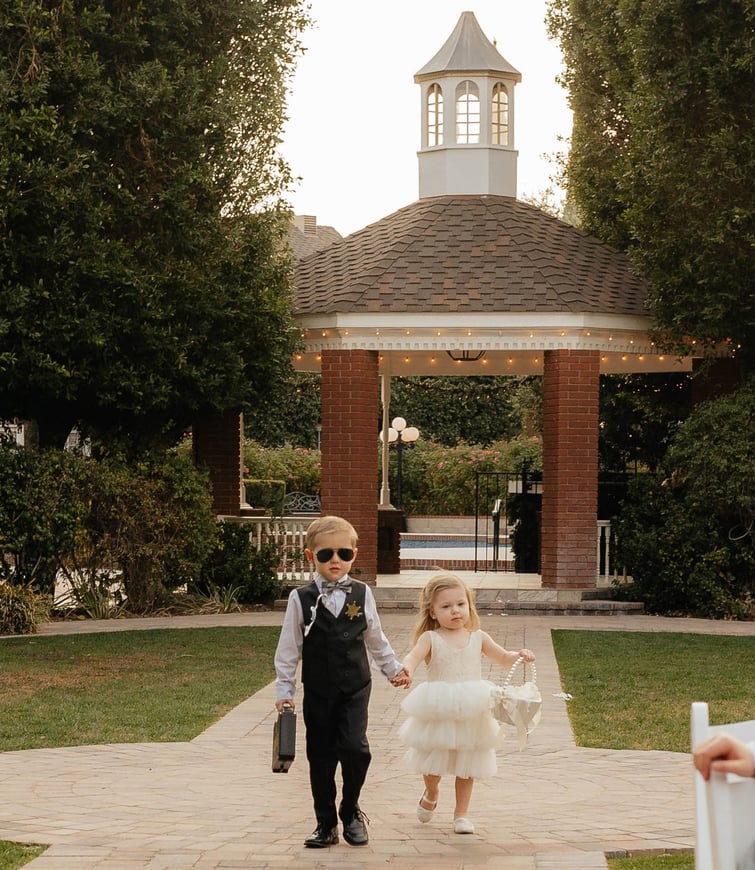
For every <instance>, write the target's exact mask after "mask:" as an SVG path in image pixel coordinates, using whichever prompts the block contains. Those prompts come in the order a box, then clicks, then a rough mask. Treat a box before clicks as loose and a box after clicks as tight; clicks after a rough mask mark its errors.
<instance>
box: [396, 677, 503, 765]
mask: <svg viewBox="0 0 755 870" xmlns="http://www.w3.org/2000/svg"><path fill="white" fill-rule="evenodd" d="M491 687H492V684H491V683H488V682H486V681H484V680H474V681H470V682H461V683H446V682H440V681H437V682H427V683H422V684H421V685H419V686H417V688H416V689H414V690H413V691H412V692H411V694H409V695H408V696H407V697H406V698H405V700H404V701H403V703H402V705H401V706H402V709H403V710H404V712H405V713H406V714H407V715H408V718H407V719H406V721H405V722H404V723H403V724H402V725H401V727H400V728H399V732H398V735H399V738H400V739H401V741H402V742H403V743H404V744H405V745H406V746H407V747H408V749H407V752H406V754H405V756H404V763H405V764H406V766H407V767H408V768H409V769H410V770H412V771H413V772H415V773H429V774H435V775H436V776H443V775H447V774H450V775H453V776H461V777H473V778H475V779H481V778H483V777H487V776H493V775H494V774H495V772H496V757H495V753H496V749H497V747H498V746H499V744H500V740H501V738H502V736H503V734H502V731H501V726H500V725H499V723H498V722H497V721H496V720H495V719H494V718H493V715H492V713H491V712H490V707H491V702H490V690H491Z"/></svg>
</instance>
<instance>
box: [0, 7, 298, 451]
mask: <svg viewBox="0 0 755 870" xmlns="http://www.w3.org/2000/svg"><path fill="white" fill-rule="evenodd" d="M300 6H301V0H257V2H250V0H154V2H150V3H148V4H136V5H135V4H130V3H112V2H106V0H92V2H89V3H86V4H84V3H79V2H67V0H60V2H58V3H46V2H41V0H29V2H22V0H4V2H3V4H2V10H3V12H2V23H3V26H2V29H1V30H0V45H2V61H0V227H1V228H2V232H0V346H1V347H2V355H1V356H0V362H2V365H3V377H2V379H0V419H3V418H5V419H7V418H13V417H18V418H24V419H33V420H35V421H36V422H37V424H38V427H39V434H40V439H41V441H42V442H43V443H44V442H46V443H61V442H62V439H63V438H64V437H65V435H66V434H67V433H68V431H69V430H70V428H71V427H72V426H73V425H79V426H80V427H81V428H82V429H83V430H84V431H85V432H88V433H92V434H94V435H96V436H98V437H100V438H107V439H110V440H113V439H121V440H124V441H128V443H129V444H130V445H131V446H132V449H137V448H139V449H140V448H142V447H147V446H151V445H154V444H160V443H169V442H171V441H172V440H174V438H175V436H176V434H177V433H179V432H180V431H181V430H183V429H185V428H187V427H188V426H189V425H190V423H191V421H192V420H193V419H196V418H197V416H199V415H204V414H215V413H223V412H225V411H228V410H235V409H237V408H238V409H239V410H245V409H246V408H250V407H252V406H254V405H255V404H258V403H260V402H262V401H264V398H265V395H266V393H267V390H268V389H269V388H270V385H271V384H272V383H273V382H274V381H275V379H276V377H277V376H278V375H279V373H281V372H283V373H286V372H287V371H288V370H289V365H290V359H291V353H292V350H293V336H294V334H295V331H294V330H293V329H292V320H291V313H290V312H291V307H290V301H289V296H288V281H287V274H288V269H289V263H288V261H287V258H286V255H284V254H283V253H282V252H283V251H284V250H285V246H284V244H283V241H284V238H285V232H286V224H287V218H288V212H287V209H286V207H285V206H284V205H283V204H282V201H281V195H282V193H283V191H284V190H285V189H286V187H287V185H288V183H289V180H290V177H289V173H288V170H287V168H286V166H285V165H284V163H283V162H282V161H281V160H280V159H278V158H276V149H277V145H278V143H279V139H280V128H281V126H282V123H283V120H284V101H285V96H286V83H287V77H288V75H289V73H290V71H291V69H292V64H293V61H294V58H295V56H296V54H297V53H298V51H299V48H300V46H299V43H298V33H299V32H300V30H301V29H302V27H303V26H304V25H305V23H306V20H307V19H306V17H305V14H304V13H303V11H302V9H301V8H300Z"/></svg>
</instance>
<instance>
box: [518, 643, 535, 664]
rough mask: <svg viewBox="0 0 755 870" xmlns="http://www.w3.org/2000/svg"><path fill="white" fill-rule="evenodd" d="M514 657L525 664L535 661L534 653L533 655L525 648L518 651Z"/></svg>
mask: <svg viewBox="0 0 755 870" xmlns="http://www.w3.org/2000/svg"><path fill="white" fill-rule="evenodd" d="M516 657H517V658H522V659H524V661H525V662H534V661H535V653H533V652H532V650H531V649H527V648H526V647H524V648H522V649H520V650H519V652H518V653H517V654H516Z"/></svg>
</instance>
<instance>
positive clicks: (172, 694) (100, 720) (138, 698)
mask: <svg viewBox="0 0 755 870" xmlns="http://www.w3.org/2000/svg"><path fill="white" fill-rule="evenodd" d="M279 634H280V629H279V628H278V627H276V626H270V627H260V628H251V627H246V628H199V629H159V630H155V631H115V632H107V633H100V634H79V635H67V636H53V637H35V636H31V637H27V636H25V637H20V638H11V639H5V640H2V641H0V751H8V750H13V749H38V748H40V747H54V746H79V745H84V744H92V743H140V742H162V741H184V740H192V739H193V738H194V737H196V736H197V734H201V732H202V731H204V730H205V729H206V728H207V727H208V726H209V725H211V724H212V723H213V722H215V721H217V720H218V719H219V718H220V717H221V716H223V715H224V714H225V713H227V712H228V711H229V710H231V709H233V707H235V706H236V705H237V704H239V703H240V702H241V701H243V700H244V699H245V698H248V697H249V696H250V695H253V694H254V693H255V692H256V691H258V690H259V689H260V688H262V686H264V685H266V684H267V683H269V682H270V680H271V679H272V678H273V675H274V672H273V656H274V654H275V646H276V644H277V641H278V635H279Z"/></svg>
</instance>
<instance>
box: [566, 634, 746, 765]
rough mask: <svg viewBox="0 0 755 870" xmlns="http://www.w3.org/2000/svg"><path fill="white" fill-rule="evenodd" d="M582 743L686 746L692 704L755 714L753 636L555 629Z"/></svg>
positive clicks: (726, 715) (719, 715) (733, 716)
mask: <svg viewBox="0 0 755 870" xmlns="http://www.w3.org/2000/svg"><path fill="white" fill-rule="evenodd" d="M553 644H554V649H555V652H556V658H557V659H558V664H559V672H560V674H561V683H562V685H563V688H564V691H565V692H570V693H571V694H572V695H573V696H574V697H573V699H572V700H571V701H569V705H568V709H569V716H570V719H571V723H572V727H573V729H574V734H575V737H576V740H577V743H578V744H579V745H580V746H591V747H601V748H606V749H665V750H671V751H673V752H689V749H690V724H689V717H690V705H691V704H692V702H693V701H707V702H708V703H709V704H710V716H711V722H712V724H716V723H723V722H736V721H738V720H741V719H751V718H752V685H751V682H752V681H751V680H750V679H748V678H746V677H745V675H746V674H751V673H752V663H753V662H755V637H717V636H715V635H703V634H672V633H668V632H658V633H639V632H629V631H626V632H624V631H621V632H613V631H611V632H599V631H554V632H553Z"/></svg>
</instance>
